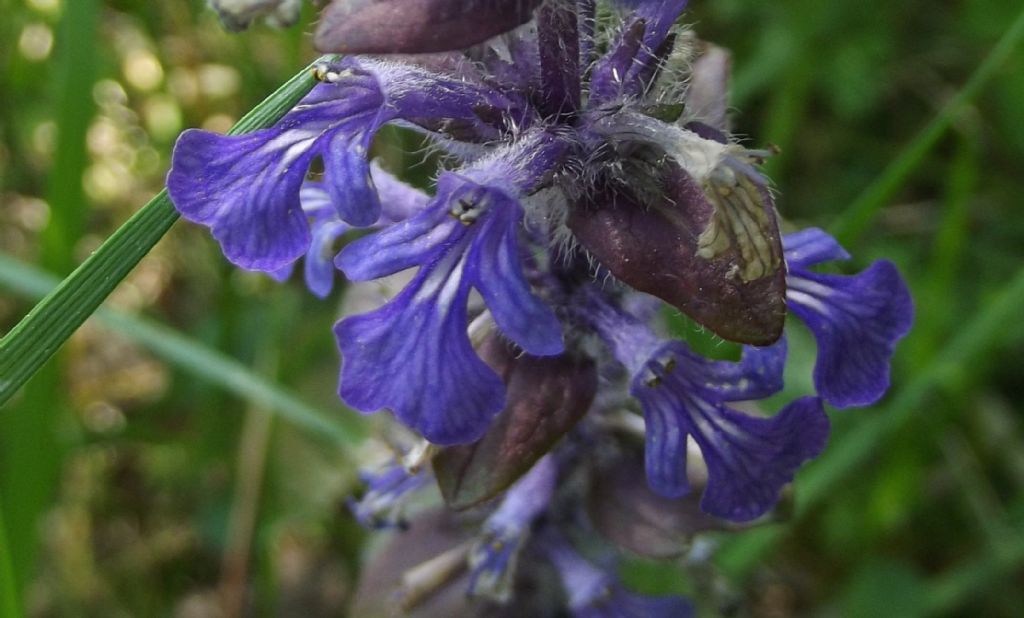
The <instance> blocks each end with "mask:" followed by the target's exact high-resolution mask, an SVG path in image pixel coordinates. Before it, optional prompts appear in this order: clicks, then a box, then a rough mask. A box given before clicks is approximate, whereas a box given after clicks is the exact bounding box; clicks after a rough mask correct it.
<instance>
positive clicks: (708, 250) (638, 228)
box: [569, 155, 786, 345]
mask: <svg viewBox="0 0 1024 618" xmlns="http://www.w3.org/2000/svg"><path fill="white" fill-rule="evenodd" d="M660 182H661V186H660V187H657V190H655V191H652V192H648V194H647V199H646V203H641V201H640V200H638V199H637V198H636V197H634V196H632V195H628V194H626V193H623V192H614V193H610V195H608V196H607V198H606V199H604V200H593V201H592V204H593V205H592V206H590V207H587V206H581V207H578V208H575V209H573V212H572V214H571V215H570V218H569V228H570V229H571V230H572V231H573V233H574V234H575V235H576V238H577V239H578V240H579V241H580V242H581V243H582V245H583V246H584V247H585V248H586V249H587V250H588V251H589V252H590V253H591V254H593V255H594V256H595V257H596V258H597V259H598V260H599V261H600V262H601V264H603V265H604V266H605V267H606V268H608V270H610V271H611V272H612V274H614V275H615V276H616V277H618V278H619V279H621V280H622V281H623V282H625V283H627V284H628V285H630V286H632V287H633V288H635V289H637V290H640V291H641V292H646V293H648V294H652V295H654V296H657V297H658V298H661V299H662V300H664V301H666V302H668V303H671V304H672V305H674V306H675V307H676V308H678V309H679V310H680V311H682V312H683V313H685V314H686V315H687V316H689V317H690V318H692V319H693V320H695V321H696V322H698V323H700V324H702V325H703V326H705V327H707V328H708V329H710V330H711V331H712V332H714V333H715V334H716V335H718V336H720V337H722V338H724V339H729V340H731V341H737V342H740V343H747V344H752V345H768V344H770V343H773V342H774V341H776V340H778V338H779V337H780V336H781V335H782V328H783V326H784V322H785V317H786V303H785V295H786V271H785V266H784V264H783V261H782V241H781V237H780V235H779V228H778V222H777V220H776V216H775V208H774V206H773V204H772V200H771V195H770V194H769V192H768V189H767V187H766V186H765V184H764V181H763V179H761V177H760V176H759V175H758V174H757V172H756V171H755V170H754V169H753V168H752V167H751V166H750V165H748V164H747V163H745V162H743V161H741V160H740V159H739V158H737V157H734V156H732V155H727V156H726V157H725V158H724V159H723V160H722V162H721V163H719V164H718V166H717V167H716V168H715V170H714V171H712V172H711V174H710V176H709V178H708V179H707V180H706V181H705V182H704V183H703V186H701V185H698V184H697V182H695V181H694V180H693V179H692V178H691V177H690V176H689V175H688V174H687V173H686V172H684V171H683V170H682V169H680V168H679V167H677V166H675V165H669V166H666V167H665V170H664V173H663V177H662V179H661V181H660Z"/></svg>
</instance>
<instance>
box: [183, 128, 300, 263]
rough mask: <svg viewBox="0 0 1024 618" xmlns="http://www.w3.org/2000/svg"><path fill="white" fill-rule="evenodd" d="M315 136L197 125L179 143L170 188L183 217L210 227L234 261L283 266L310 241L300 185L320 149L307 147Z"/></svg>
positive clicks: (295, 131) (268, 130) (227, 254)
mask: <svg viewBox="0 0 1024 618" xmlns="http://www.w3.org/2000/svg"><path fill="white" fill-rule="evenodd" d="M315 139H316V135H315V134H311V132H309V131H304V130H293V131H286V130H282V129H276V128H275V129H264V130H262V131H256V132H255V133H251V134H249V135H244V136H241V137H228V136H222V135H216V134H214V133H209V132H207V131H199V130H196V129H190V130H188V131H185V132H184V133H182V134H181V137H179V138H178V142H177V144H176V145H175V147H174V155H173V160H174V163H173V166H172V168H171V172H170V174H168V176H167V189H168V191H169V192H170V195H171V199H172V200H173V202H174V205H175V206H176V207H177V209H178V211H179V212H180V213H181V215H182V217H184V218H185V219H187V220H189V221H192V222H194V223H200V224H203V225H206V226H208V227H210V228H211V230H212V232H213V235H214V237H215V238H216V239H217V240H218V241H219V242H220V244H221V248H222V249H223V251H224V255H225V256H226V257H227V258H228V260H230V261H231V262H232V263H234V264H236V265H238V266H241V267H242V268H248V269H251V270H263V271H268V272H269V271H274V270H278V269H279V268H281V267H283V266H286V265H288V264H289V263H291V262H293V261H295V259H296V258H298V257H299V256H300V255H302V254H303V253H305V251H306V249H307V247H308V246H309V241H310V235H309V229H308V227H307V223H306V216H305V214H303V212H302V208H301V206H300V204H299V187H301V186H302V181H303V178H305V176H306V168H307V167H308V166H309V161H310V160H311V159H312V157H313V154H312V153H311V152H309V151H308V150H304V148H305V146H306V145H307V144H308V143H310V142H311V141H313V140H315Z"/></svg>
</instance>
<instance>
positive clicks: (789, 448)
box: [694, 397, 829, 521]
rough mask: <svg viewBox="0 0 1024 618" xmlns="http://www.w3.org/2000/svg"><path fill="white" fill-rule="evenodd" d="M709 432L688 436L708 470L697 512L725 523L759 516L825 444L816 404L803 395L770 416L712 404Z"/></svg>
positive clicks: (826, 425) (826, 426)
mask: <svg viewBox="0 0 1024 618" xmlns="http://www.w3.org/2000/svg"><path fill="white" fill-rule="evenodd" d="M704 422H707V423H708V424H709V425H710V426H712V427H713V429H702V430H701V433H700V434H695V435H694V438H695V439H696V440H697V442H698V444H700V447H701V453H702V454H703V455H704V461H705V462H706V463H707V468H708V486H707V489H705V490H704V496H703V497H702V498H701V508H702V509H703V510H704V511H705V512H707V513H710V514H712V515H715V516H718V517H722V518H723V519H728V520H730V521H749V520H751V519H754V518H756V517H759V516H761V515H763V514H764V513H765V512H767V511H768V509H770V508H771V507H772V506H774V505H775V503H776V502H778V500H779V493H780V492H781V491H782V488H783V486H784V485H785V484H786V483H789V482H790V481H792V480H793V475H794V474H795V472H796V470H797V469H798V468H799V467H800V465H801V464H803V463H804V462H805V461H807V460H809V459H812V458H814V457H816V456H817V455H818V454H819V453H821V451H822V449H824V448H825V442H826V441H827V440H828V430H829V422H828V417H827V416H826V415H825V411H824V409H823V408H822V405H821V400H820V399H818V398H816V397H804V398H801V399H798V400H796V401H794V402H793V403H791V404H789V405H788V406H786V407H785V408H783V409H782V410H781V411H780V412H779V413H778V414H776V415H775V416H773V417H771V418H760V417H754V416H750V415H748V414H744V413H742V412H738V411H736V410H733V409H731V408H728V407H725V406H717V409H716V412H715V418H711V417H705V419H704V421H699V423H700V425H701V426H703V424H704Z"/></svg>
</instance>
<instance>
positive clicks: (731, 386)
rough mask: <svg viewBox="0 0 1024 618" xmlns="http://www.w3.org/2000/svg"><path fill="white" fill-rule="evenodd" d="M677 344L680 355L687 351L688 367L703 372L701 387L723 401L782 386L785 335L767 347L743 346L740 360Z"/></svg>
mask: <svg viewBox="0 0 1024 618" xmlns="http://www.w3.org/2000/svg"><path fill="white" fill-rule="evenodd" d="M675 347H676V352H675V353H676V355H677V358H682V357H683V355H684V354H685V355H686V357H687V358H689V361H690V367H691V368H690V369H688V371H691V372H693V374H694V375H695V376H696V375H699V376H700V378H699V379H700V384H701V388H702V389H703V390H706V391H709V392H711V393H713V394H714V396H715V397H716V398H718V399H721V400H722V401H744V400H752V399H764V398H765V397H769V396H771V395H774V394H775V393H777V392H779V391H781V390H782V386H783V381H782V373H783V370H784V369H785V366H786V353H787V344H786V338H785V337H782V338H781V339H779V340H778V341H777V342H775V343H773V344H772V345H770V346H767V347H761V348H758V347H752V346H743V357H742V358H741V359H740V361H739V362H738V363H734V362H731V361H713V360H708V359H706V358H704V357H703V356H700V355H699V354H696V353H695V352H693V351H692V350H689V349H688V348H685V346H682V345H677V346H675Z"/></svg>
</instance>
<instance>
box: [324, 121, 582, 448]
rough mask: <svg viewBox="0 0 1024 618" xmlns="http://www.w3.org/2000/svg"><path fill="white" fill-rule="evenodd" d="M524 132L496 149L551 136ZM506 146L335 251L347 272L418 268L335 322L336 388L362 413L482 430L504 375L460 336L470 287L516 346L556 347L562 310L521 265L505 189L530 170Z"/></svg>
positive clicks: (442, 429) (519, 150)
mask: <svg viewBox="0 0 1024 618" xmlns="http://www.w3.org/2000/svg"><path fill="white" fill-rule="evenodd" d="M535 137H537V136H535ZM524 141H525V142H526V143H525V145H523V144H521V145H518V146H517V147H515V148H513V149H511V152H510V153H504V155H506V156H509V157H511V155H513V154H515V155H523V149H524V148H525V149H526V150H527V151H528V152H527V154H529V155H530V156H529V158H528V159H527V160H529V161H530V162H533V163H536V162H537V161H543V160H544V156H543V153H542V152H540V151H542V150H544V148H547V147H550V145H551V144H550V143H549V142H547V141H546V139H545V138H544V137H543V136H540V137H538V138H537V139H536V140H531V139H526V140H524ZM531 145H532V146H533V147H535V148H536V149H539V150H536V151H535V150H530V148H531ZM506 156H499V157H496V158H495V159H490V160H487V161H482V162H479V163H478V164H477V166H476V167H474V168H473V169H470V170H465V171H463V172H461V173H452V172H449V173H446V174H444V175H443V176H442V177H441V179H440V180H439V181H438V195H437V197H435V198H434V200H433V202H432V203H431V205H430V206H429V207H428V208H427V209H426V210H425V211H423V212H422V213H420V214H419V215H417V216H415V217H413V218H411V219H409V220H407V221H404V222H402V223H399V224H396V225H393V226H391V227H389V228H387V229H385V230H384V231H382V232H380V233H378V234H376V235H374V236H370V237H367V238H363V239H360V240H359V241H356V242H355V243H353V244H352V245H350V246H348V247H347V248H346V249H345V250H344V251H343V252H342V253H341V255H340V256H339V258H338V265H339V266H340V267H341V268H342V270H344V272H345V274H346V275H347V276H348V277H349V278H350V279H352V280H355V281H362V280H367V279H375V278H379V277H383V276H386V275H390V274H393V273H395V272H398V271H401V270H405V269H407V268H412V267H416V266H418V267H420V269H419V272H418V273H417V275H416V277H415V278H414V279H413V280H412V282H411V283H410V284H409V285H408V287H406V288H405V290H403V291H402V293H401V294H399V295H398V296H397V297H395V298H394V299H393V300H392V301H391V302H389V303H388V304H386V305H385V306H383V307H381V308H380V309H378V310H377V311H374V312H371V313H367V314H364V315H359V316H355V317H352V318H348V319H346V320H343V321H342V322H340V323H339V324H338V325H337V327H336V328H335V334H336V335H337V338H338V344H339V347H340V348H341V352H342V356H343V357H344V364H343V366H342V372H341V387H340V391H339V393H340V395H341V397H342V398H343V399H344V400H345V401H347V402H348V403H349V404H350V405H352V406H353V407H355V408H357V409H359V410H362V411H364V412H374V411H376V410H379V409H382V408H388V409H391V410H392V411H394V413H395V414H396V415H397V416H398V418H399V419H401V420H402V422H403V423H405V424H406V425H408V426H409V427H412V428H413V429H415V430H416V431H418V432H419V433H421V434H422V435H423V436H424V437H425V438H427V439H428V440H430V441H431V442H434V443H435V444H445V445H447V444H458V443H464V442H472V441H474V440H476V439H478V438H480V437H481V436H482V435H483V433H484V432H485V431H486V430H487V426H488V424H489V422H490V420H491V418H492V417H493V416H494V415H495V414H497V413H498V412H499V411H500V410H501V409H502V408H503V407H504V405H505V396H504V385H503V383H502V381H501V379H500V378H499V377H498V376H497V374H495V373H494V371H492V370H491V369H490V368H489V367H487V365H486V364H484V363H483V361H481V360H480V358H479V357H478V356H477V355H476V353H475V352H474V351H473V348H472V346H471V344H470V341H469V337H468V336H467V334H466V327H467V319H468V315H467V311H466V302H467V300H468V298H469V292H470V289H471V288H476V289H477V290H478V291H479V292H480V295H481V296H482V297H483V299H484V302H485V303H486V304H487V307H488V309H489V310H490V312H491V315H492V316H493V317H494V321H495V322H496V323H497V325H498V327H499V328H500V329H501V331H502V332H504V333H505V335H507V336H508V337H509V338H510V339H511V340H512V341H514V342H515V343H516V344H518V345H519V346H520V347H521V348H523V350H525V351H526V352H528V353H530V354H533V355H535V356H552V355H555V354H560V353H561V352H562V351H563V350H564V346H563V344H562V337H561V326H560V325H559V323H558V320H557V319H556V318H555V315H554V313H553V312H552V311H551V309H549V308H548V307H547V306H546V305H545V304H543V303H542V302H541V301H540V300H539V299H537V298H536V297H535V296H534V295H533V294H532V293H531V291H530V286H529V284H528V283H527V281H526V279H525V277H524V274H523V268H522V255H521V253H520V249H519V238H518V235H519V229H520V227H521V224H522V219H523V210H522V207H521V206H520V205H519V202H518V201H517V200H516V199H514V198H513V197H511V196H510V195H509V193H508V191H515V190H516V187H517V183H516V179H517V178H518V179H520V180H521V181H522V182H525V183H527V184H529V178H530V176H531V175H530V173H529V172H524V171H523V170H521V169H511V168H509V167H508V166H519V165H522V162H521V161H520V160H518V159H517V158H506ZM541 166H542V167H543V164H542V165H541ZM495 174H497V176H495ZM473 177H475V178H479V179H481V180H482V181H487V180H491V181H493V182H496V183H499V185H498V186H488V185H486V184H479V183H478V182H476V181H474V180H473V179H472V178H473Z"/></svg>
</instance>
